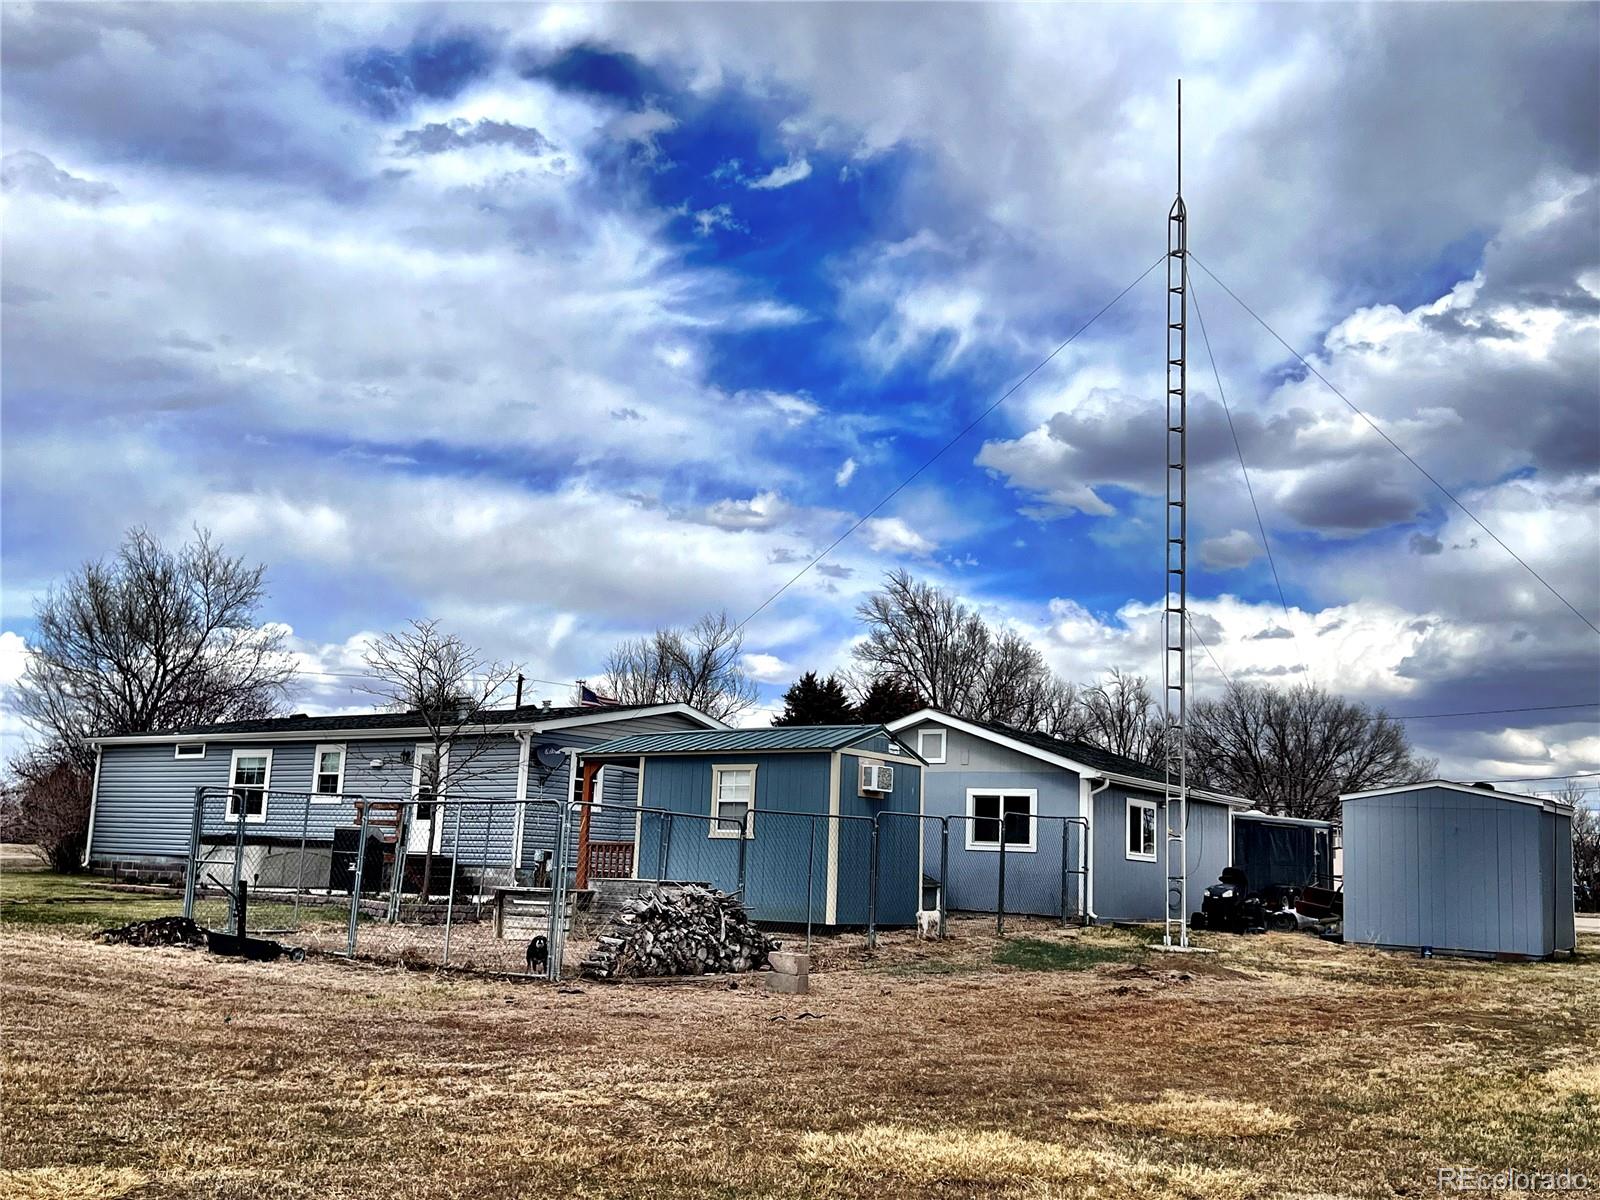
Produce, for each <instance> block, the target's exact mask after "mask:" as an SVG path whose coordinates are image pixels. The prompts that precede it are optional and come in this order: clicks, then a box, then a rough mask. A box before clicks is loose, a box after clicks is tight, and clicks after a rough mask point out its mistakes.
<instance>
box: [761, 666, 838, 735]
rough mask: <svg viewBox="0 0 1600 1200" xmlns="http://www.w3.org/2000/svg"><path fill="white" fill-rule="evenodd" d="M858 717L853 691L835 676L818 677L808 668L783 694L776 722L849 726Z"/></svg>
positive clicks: (774, 722)
mask: <svg viewBox="0 0 1600 1200" xmlns="http://www.w3.org/2000/svg"><path fill="white" fill-rule="evenodd" d="M855 720H856V710H855V705H853V704H851V703H850V694H849V693H848V692H846V691H845V690H844V684H842V683H840V682H839V681H838V680H837V679H836V678H834V677H833V676H832V675H829V676H828V677H827V678H826V679H818V678H817V673H816V672H815V671H807V672H806V673H805V674H804V675H802V676H800V678H799V679H797V680H795V681H794V682H793V683H792V684H790V685H789V690H788V691H786V692H785V693H784V694H783V711H782V712H781V713H779V714H778V715H777V716H775V717H773V718H772V723H773V724H774V725H849V724H851V723H853V722H854V721H855Z"/></svg>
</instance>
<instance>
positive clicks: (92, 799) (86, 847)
mask: <svg viewBox="0 0 1600 1200" xmlns="http://www.w3.org/2000/svg"><path fill="white" fill-rule="evenodd" d="M99 803H100V747H99V746H96V747H95V748H94V782H93V783H91V784H90V785H89V832H88V833H87V834H85V835H84V839H83V861H82V862H81V863H79V864H78V865H79V866H81V867H87V866H88V865H89V852H90V851H91V850H93V849H94V813H95V809H96V807H98V806H99Z"/></svg>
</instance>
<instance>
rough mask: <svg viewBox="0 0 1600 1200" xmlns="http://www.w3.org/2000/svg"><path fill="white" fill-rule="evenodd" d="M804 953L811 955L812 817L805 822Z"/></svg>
mask: <svg viewBox="0 0 1600 1200" xmlns="http://www.w3.org/2000/svg"><path fill="white" fill-rule="evenodd" d="M806 826H807V830H808V833H807V837H806V953H807V954H810V953H811V887H812V877H813V876H814V875H815V874H816V856H817V818H816V817H812V818H811V819H810V820H809V821H807V822H806Z"/></svg>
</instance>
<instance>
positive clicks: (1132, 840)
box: [1128, 797, 1156, 862]
mask: <svg viewBox="0 0 1600 1200" xmlns="http://www.w3.org/2000/svg"><path fill="white" fill-rule="evenodd" d="M1128 857H1129V858H1133V859H1138V860H1139V861H1140V862H1155V860H1156V803H1155V801H1154V800H1134V799H1132V798H1131V797H1130V798H1129V800H1128Z"/></svg>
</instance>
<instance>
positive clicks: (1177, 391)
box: [1161, 79, 1189, 948]
mask: <svg viewBox="0 0 1600 1200" xmlns="http://www.w3.org/2000/svg"><path fill="white" fill-rule="evenodd" d="M1188 352H1189V213H1188V210H1187V209H1186V208H1185V207H1184V204H1183V80H1181V79H1180V80H1178V194H1177V198H1176V199H1174V200H1173V202H1172V209H1171V211H1169V212H1168V213H1167V507H1166V514H1167V517H1166V589H1167V598H1166V608H1165V610H1164V611H1163V613H1162V615H1161V640H1162V646H1163V650H1162V656H1161V685H1162V688H1161V695H1162V713H1163V717H1164V722H1163V727H1162V739H1161V746H1162V757H1163V759H1164V760H1165V767H1166V770H1165V776H1166V805H1165V808H1164V811H1165V813H1166V820H1167V836H1166V873H1167V891H1166V930H1165V934H1164V936H1163V938H1162V942H1163V944H1164V945H1167V946H1176V947H1180V948H1184V947H1187V946H1188V945H1189V912H1188V901H1189V855H1188V848H1187V846H1186V845H1185V836H1184V835H1185V834H1186V833H1187V832H1188V824H1189V766H1188V754H1187V753H1186V751H1187V749H1188V732H1189V703H1188V701H1189V365H1188Z"/></svg>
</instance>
